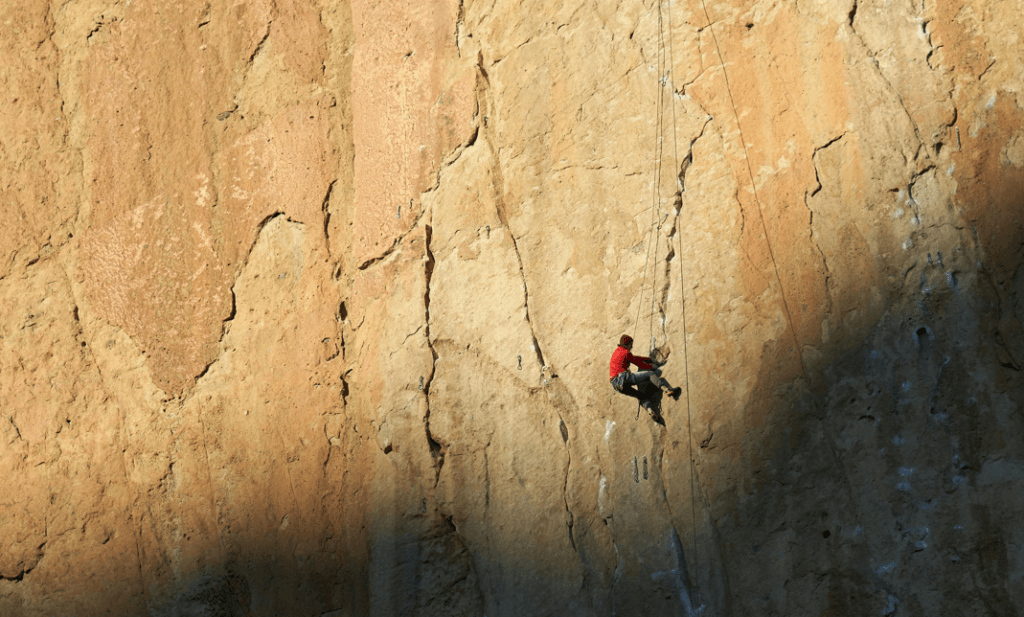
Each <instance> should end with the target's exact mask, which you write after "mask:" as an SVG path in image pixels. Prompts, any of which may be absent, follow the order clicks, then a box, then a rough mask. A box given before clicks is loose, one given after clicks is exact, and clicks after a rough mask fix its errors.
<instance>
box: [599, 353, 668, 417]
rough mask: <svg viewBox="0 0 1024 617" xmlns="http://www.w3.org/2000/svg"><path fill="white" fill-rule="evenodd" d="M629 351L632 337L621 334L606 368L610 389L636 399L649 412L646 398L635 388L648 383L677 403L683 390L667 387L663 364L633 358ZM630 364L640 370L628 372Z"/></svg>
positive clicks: (641, 358)
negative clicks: (662, 372)
mask: <svg viewBox="0 0 1024 617" xmlns="http://www.w3.org/2000/svg"><path fill="white" fill-rule="evenodd" d="M631 349H633V337H631V336H629V335H628V334H623V335H622V336H621V337H619V346H618V347H616V348H615V351H613V352H612V360H611V362H610V364H609V366H608V372H609V374H610V375H611V381H612V387H613V388H615V390H616V391H617V392H620V393H622V394H625V395H626V396H632V397H633V398H635V399H637V400H638V401H640V404H641V405H643V406H644V408H645V409H647V410H649V411H650V410H651V406H650V402H649V401H648V400H647V397H645V396H644V395H643V394H641V393H640V391H639V390H638V389H637V388H636V386H642V385H644V384H646V383H647V382H650V383H652V384H654V385H655V386H656V387H658V388H661V389H662V390H664V391H665V392H668V395H669V396H671V397H672V400H675V401H678V400H679V395H680V393H682V391H683V389H682V388H679V387H676V388H673V387H672V386H670V385H669V383H668V381H666V380H665V378H664V377H662V376H661V367H662V365H664V364H665V363H664V362H658V361H657V360H653V359H651V358H645V357H642V356H634V355H633V354H632V353H630V350H631ZM630 364H635V365H636V367H637V368H638V369H640V370H639V371H637V372H636V373H632V372H630V370H629V365H630Z"/></svg>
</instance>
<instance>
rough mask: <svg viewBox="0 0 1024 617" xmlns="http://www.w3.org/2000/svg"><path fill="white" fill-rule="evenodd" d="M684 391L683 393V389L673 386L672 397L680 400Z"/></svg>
mask: <svg viewBox="0 0 1024 617" xmlns="http://www.w3.org/2000/svg"><path fill="white" fill-rule="evenodd" d="M682 393H683V389H682V388H680V387H678V386H677V387H675V388H672V392H670V393H669V396H671V397H672V400H673V401H678V400H679V395H680V394H682Z"/></svg>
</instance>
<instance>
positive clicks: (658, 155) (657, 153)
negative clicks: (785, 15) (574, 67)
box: [633, 0, 749, 588]
mask: <svg viewBox="0 0 1024 617" xmlns="http://www.w3.org/2000/svg"><path fill="white" fill-rule="evenodd" d="M656 1H657V2H658V72H657V79H658V87H657V91H658V96H657V101H656V106H655V138H654V183H653V187H652V205H651V226H650V230H651V231H650V234H651V235H653V236H654V237H653V238H649V239H648V243H647V257H646V260H645V262H644V277H643V284H642V285H641V287H640V301H639V303H638V305H637V316H636V320H635V322H634V325H633V336H634V338H635V337H636V330H637V328H638V327H639V322H640V311H641V307H642V306H643V291H644V287H646V285H647V269H648V267H651V271H652V283H651V312H650V315H649V319H650V338H651V352H650V353H651V355H652V356H653V355H654V354H655V352H656V347H655V342H656V339H655V337H654V315H655V311H656V307H657V297H658V294H657V280H658V274H657V267H656V264H657V259H658V250H659V247H660V242H661V229H662V225H663V223H664V221H662V219H661V181H662V168H663V154H664V127H665V123H664V113H665V103H664V97H665V86H666V85H668V86H669V87H670V93H671V94H670V96H674V95H675V93H676V90H675V80H674V77H673V75H672V71H673V69H674V67H675V54H674V45H673V36H672V1H671V0H667V2H666V5H667V11H666V12H667V17H668V32H669V36H668V49H667V57H666V47H665V38H664V31H665V24H664V18H663V13H662V5H661V2H662V0H656ZM702 3H703V0H702ZM706 14H707V10H706V8H705V15H706ZM719 57H721V56H719ZM723 70H724V64H723ZM670 103H672V157H673V158H672V162H673V169H674V170H675V173H676V174H679V173H681V170H680V169H679V135H678V130H677V117H676V105H675V104H674V102H672V101H671V100H670ZM748 166H749V161H748ZM676 185H677V187H676V188H677V191H678V193H677V194H678V201H677V202H676V204H675V205H676V211H675V218H676V220H675V226H676V227H675V233H676V243H677V251H678V252H677V253H676V254H677V256H678V259H679V293H680V299H681V301H682V322H683V371H684V375H685V380H686V425H687V432H688V434H689V439H688V440H687V441H688V446H689V457H690V518H691V526H692V530H693V551H692V555H693V560H694V564H695V565H696V564H697V563H699V556H698V553H697V505H696V494H695V486H696V481H695V472H694V466H695V460H694V458H693V423H692V415H691V408H690V362H689V349H688V342H687V340H686V279H685V276H684V274H683V241H682V230H681V227H680V221H679V218H680V216H681V214H682V212H683V210H684V209H685V199H686V196H685V193H686V187H685V186H684V185H683V182H682V179H681V178H679V177H678V176H677V178H676ZM651 245H653V246H654V262H655V266H651ZM670 246H671V245H670ZM639 417H640V404H639V402H638V403H637V419H639ZM696 577H697V571H696V568H695V569H694V578H695V580H694V582H695V583H698V584H697V585H696V587H697V588H699V587H700V585H699V582H698V581H697V580H696Z"/></svg>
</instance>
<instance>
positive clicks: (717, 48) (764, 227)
mask: <svg viewBox="0 0 1024 617" xmlns="http://www.w3.org/2000/svg"><path fill="white" fill-rule="evenodd" d="M700 5H701V7H702V8H703V9H704V19H706V20H707V22H708V29H709V30H710V31H711V38H712V40H714V42H715V51H716V52H717V53H718V62H719V65H720V66H721V67H722V75H723V76H724V77H725V89H726V91H727V92H728V93H729V104H730V105H731V106H732V113H733V115H734V116H735V117H736V128H737V130H738V131H739V135H740V145H741V146H743V159H744V160H745V161H746V163H747V175H748V176H750V189H751V191H752V192H753V193H754V203H755V204H757V215H758V218H760V219H761V230H762V231H764V243H765V245H766V246H767V247H768V256H769V257H770V258H771V260H772V268H773V269H774V270H775V280H776V281H778V283H779V296H780V297H781V298H782V308H783V309H785V311H786V320H787V321H789V330H790V332H792V334H793V345H794V349H795V350H796V357H797V360H799V361H800V371H801V372H802V373H803V374H804V375H806V374H807V369H806V368H805V367H804V358H803V354H802V353H800V341H799V339H797V336H796V326H795V325H794V324H793V315H792V313H790V311H789V302H788V301H787V300H786V290H785V289H784V288H783V285H782V277H781V276H780V275H779V264H778V263H776V261H775V251H773V250H772V243H771V240H770V239H769V237H768V226H767V225H766V224H765V222H764V211H763V209H762V208H761V198H760V196H758V194H757V183H756V182H754V170H753V169H752V168H751V166H750V155H749V154H748V153H747V140H746V139H745V138H744V137H743V126H742V125H741V124H740V114H739V111H737V109H736V99H735V97H733V95H732V85H731V84H730V83H729V72H728V71H727V70H726V69H725V57H724V56H723V55H722V48H721V46H720V45H719V44H718V35H716V34H715V26H714V23H713V22H712V21H711V15H709V14H708V6H707V4H705V2H704V0H700Z"/></svg>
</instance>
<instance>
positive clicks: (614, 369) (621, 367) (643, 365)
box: [608, 345, 654, 380]
mask: <svg viewBox="0 0 1024 617" xmlns="http://www.w3.org/2000/svg"><path fill="white" fill-rule="evenodd" d="M650 362H651V359H650V358H645V357H643V356H634V355H633V354H631V353H629V350H628V349H626V348H625V347H623V346H622V345H619V346H618V347H616V348H615V351H613V352H612V361H611V362H610V363H609V364H608V374H609V375H611V377H609V378H608V379H609V380H611V379H614V378H615V376H616V375H618V374H619V373H621V372H622V371H628V370H629V365H630V364H631V363H632V364H635V365H636V367H637V368H638V369H640V370H641V371H648V370H650V369H652V368H654V367H653V366H651V364H650Z"/></svg>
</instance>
